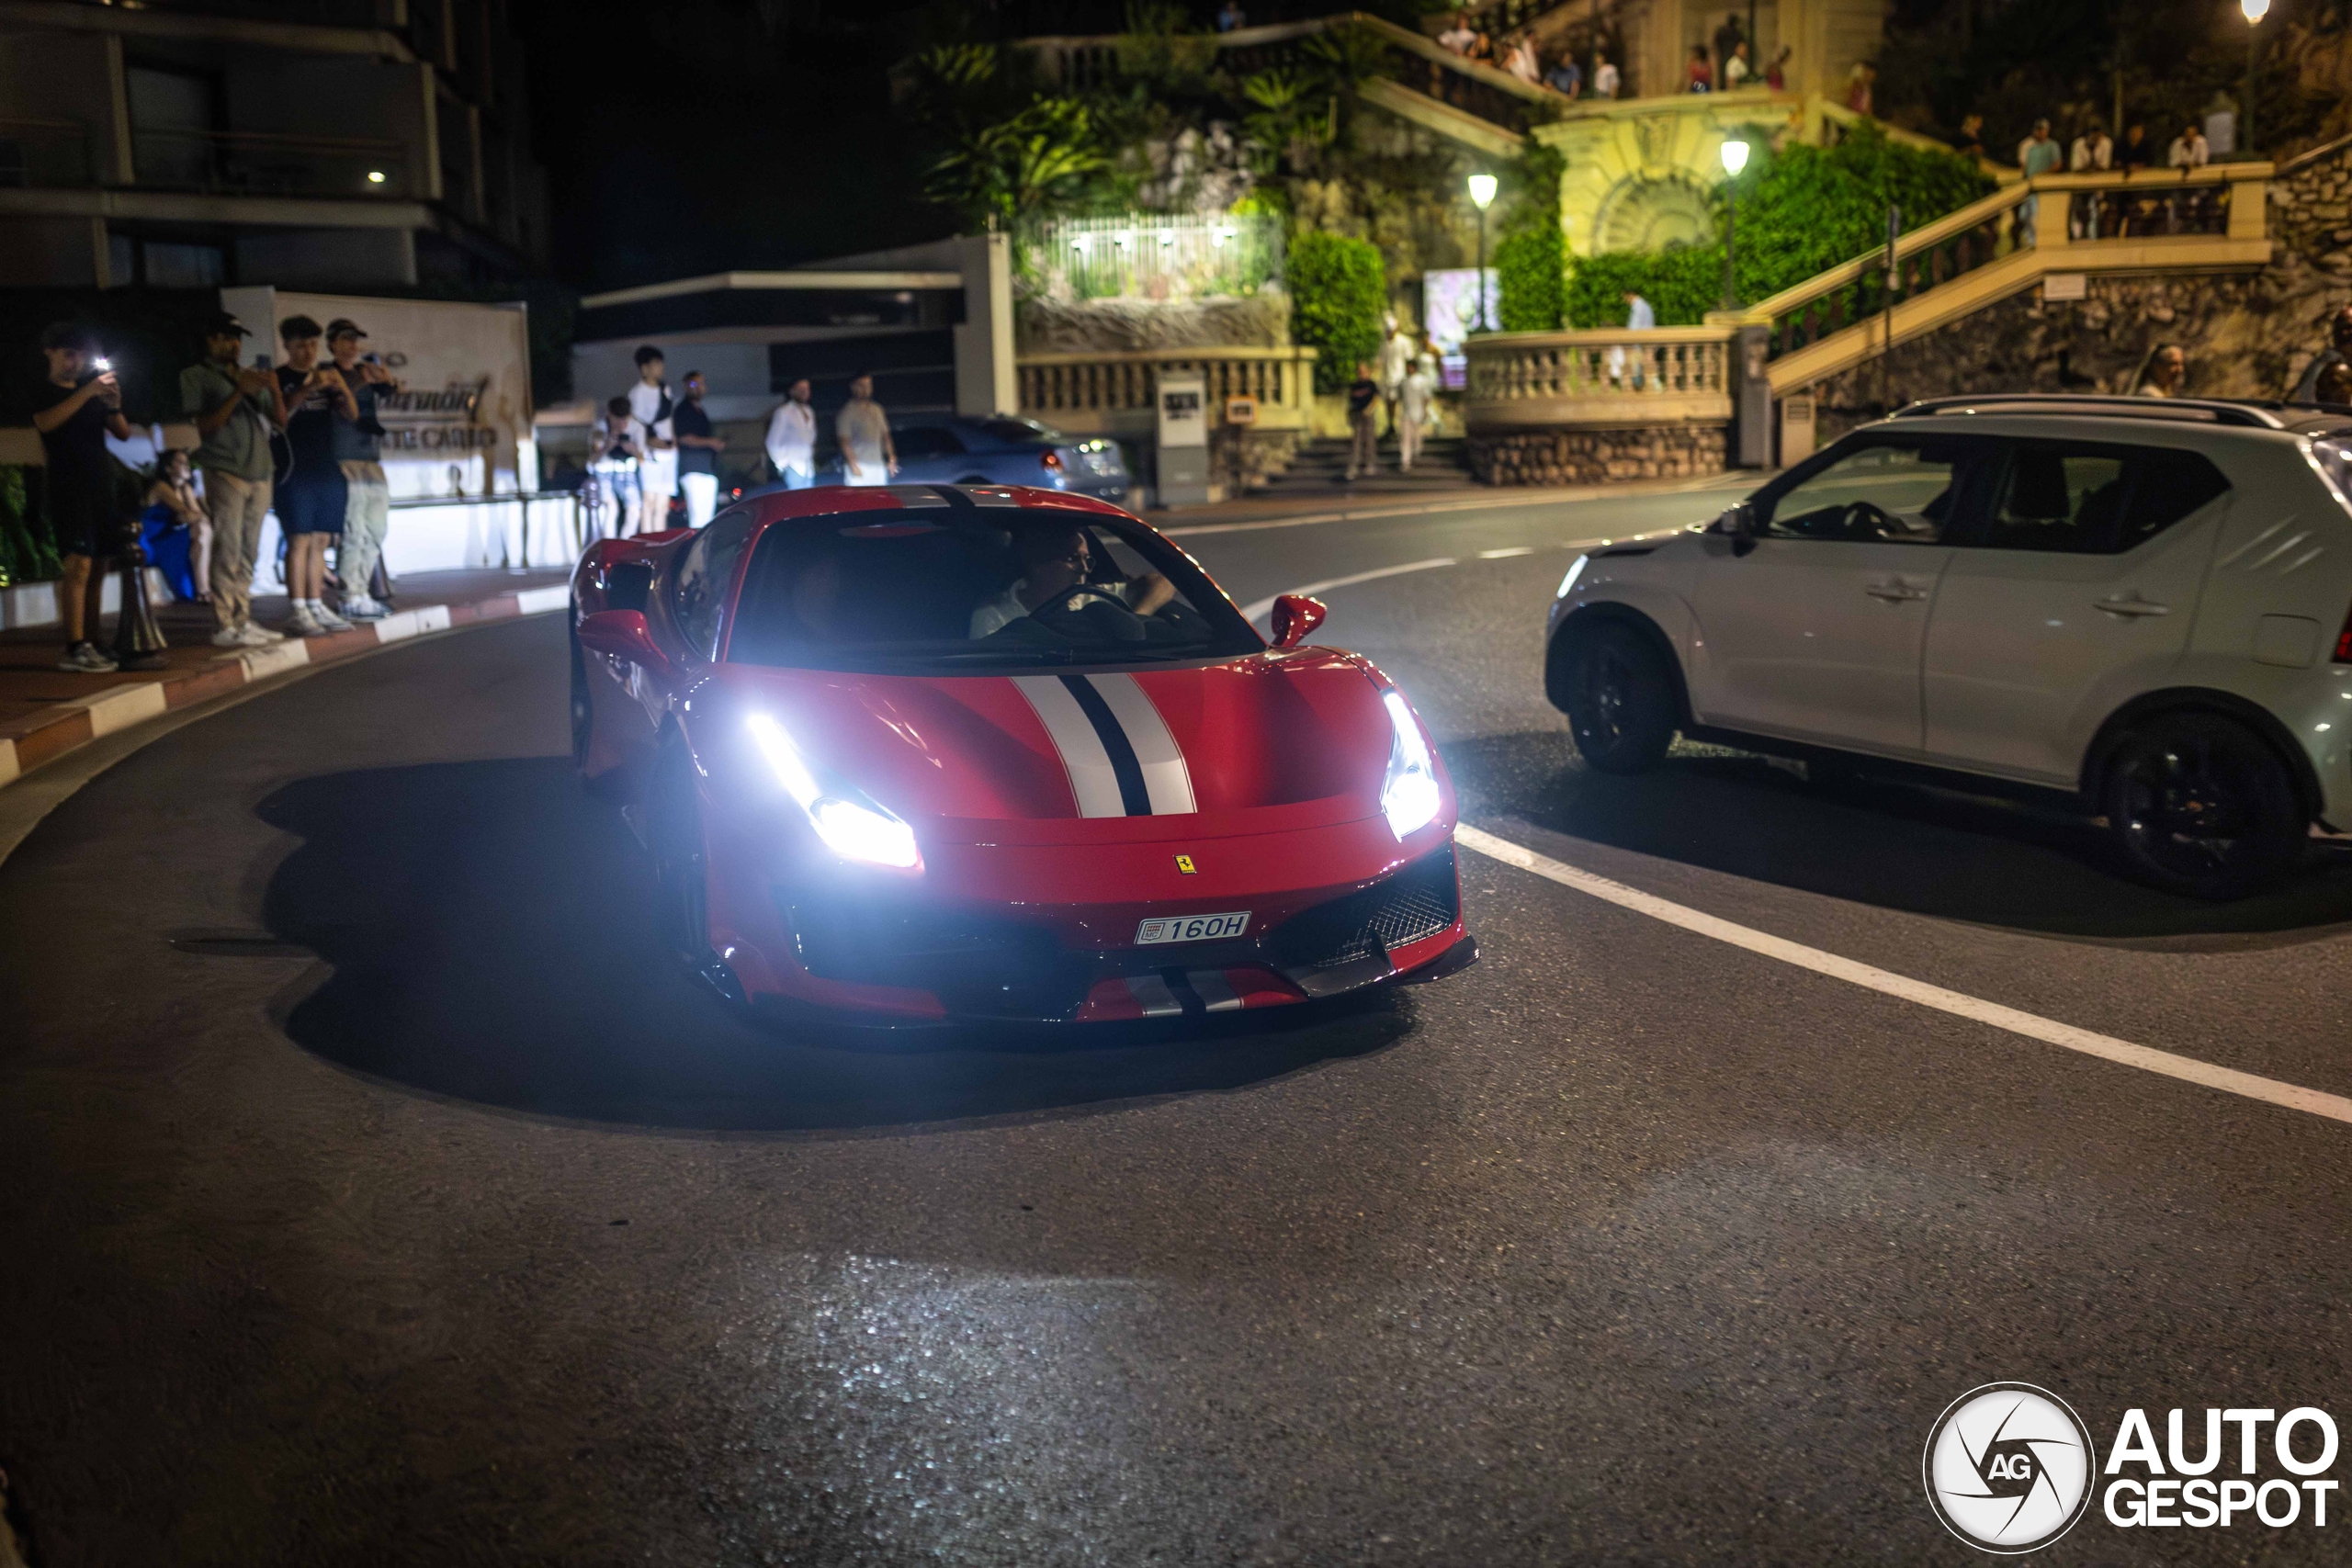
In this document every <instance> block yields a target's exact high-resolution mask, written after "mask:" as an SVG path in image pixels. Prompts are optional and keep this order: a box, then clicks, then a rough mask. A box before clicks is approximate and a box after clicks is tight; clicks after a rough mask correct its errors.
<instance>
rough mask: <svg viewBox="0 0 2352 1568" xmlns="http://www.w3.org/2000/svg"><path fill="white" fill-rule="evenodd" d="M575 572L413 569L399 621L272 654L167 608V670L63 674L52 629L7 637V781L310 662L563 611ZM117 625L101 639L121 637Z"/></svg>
mask: <svg viewBox="0 0 2352 1568" xmlns="http://www.w3.org/2000/svg"><path fill="white" fill-rule="evenodd" d="M570 575H571V574H570V571H569V570H568V569H559V570H548V571H536V572H528V573H525V572H509V571H496V570H483V571H435V572H415V573H412V574H410V575H409V576H406V577H403V578H401V581H400V588H399V598H398V603H399V604H400V607H401V608H400V613H399V614H398V615H390V616H388V617H386V618H385V619H383V620H380V621H377V622H374V623H372V624H369V625H363V626H357V627H355V628H354V629H353V630H351V631H347V632H337V633H335V634H334V635H333V636H331V637H288V638H287V639H286V640H285V641H284V642H281V643H273V644H271V645H270V646H268V647H266V648H258V649H219V648H215V647H213V646H212V643H211V640H210V639H211V637H212V628H213V623H212V612H211V610H210V608H209V606H207V605H202V604H178V603H173V604H163V605H159V606H157V608H156V612H155V618H156V620H157V622H158V623H159V624H160V625H161V626H163V628H164V637H167V638H169V639H170V641H171V644H172V647H171V649H170V650H169V651H168V652H167V653H166V654H165V655H164V658H165V659H166V660H168V665H167V667H166V668H164V669H162V670H151V671H116V672H115V673H113V674H111V675H69V674H67V673H66V672H65V671H62V670H60V669H58V668H57V660H58V659H59V657H60V656H61V655H62V653H63V652H64V650H65V649H64V643H63V641H62V638H61V637H59V636H58V634H57V631H56V628H54V627H46V626H45V627H38V628H28V629H25V630H21V631H11V632H5V633H0V785H5V784H9V783H11V782H13V781H14V780H16V779H17V777H19V776H20V775H22V774H23V773H28V772H29V771H30V770H32V769H34V768H37V767H39V766H40V765H41V764H42V763H43V762H47V761H53V760H54V759H56V758H58V757H61V756H63V755H64V754H65V753H66V752H68V751H71V750H74V749H75V748H76V747H80V746H85V745H87V744H88V743H89V742H91V741H92V740H95V739H97V738H98V737H99V736H102V735H111V734H113V733H114V732H115V731H116V730H118V729H124V728H129V727H130V726H131V725H134V724H137V723H139V722H140V721H141V720H142V719H149V718H153V717H155V716H157V715H159V714H163V713H167V712H169V711H170V710H171V709H173V708H178V707H186V706H187V705H189V704H191V703H200V702H204V701H206V700H207V699H209V698H212V697H218V696H221V695H224V694H227V693H230V692H233V691H235V690H236V689H237V688H238V687H240V686H243V685H245V684H247V683H248V682H254V681H258V680H261V679H263V678H264V677H266V676H269V675H275V674H277V673H278V672H280V671H287V670H293V669H297V668H299V667H300V666H302V665H305V664H325V663H330V662H332V661H334V660H341V659H349V658H353V657H355V656H356V655H358V654H361V653H365V652H368V650H370V649H377V648H380V647H382V646H383V645H384V644H386V643H390V642H398V641H400V640H401V638H403V637H416V636H418V635H420V634H422V633H424V632H435V631H446V630H447V629H448V628H450V627H451V626H469V625H472V624H474V623H476V622H481V621H492V620H502V619H504V618H507V617H509V616H514V615H538V614H542V613H544V612H546V611H548V610H560V609H561V608H562V607H563V605H564V604H565V602H566V600H567V597H568V595H569V592H570V590H569V587H568V586H567V584H568V581H569V579H570ZM287 614H288V606H287V603H286V600H285V599H284V598H283V597H275V598H256V599H255V600H254V619H255V620H257V621H259V622H260V623H261V624H262V625H264V626H277V625H282V624H283V623H284V621H285V619H286V616H287ZM111 626H112V622H111V620H109V622H108V629H107V632H106V634H105V635H104V636H102V637H100V638H99V639H98V640H99V642H100V644H101V646H104V644H105V641H106V637H111V636H112V635H113V634H112V630H111Z"/></svg>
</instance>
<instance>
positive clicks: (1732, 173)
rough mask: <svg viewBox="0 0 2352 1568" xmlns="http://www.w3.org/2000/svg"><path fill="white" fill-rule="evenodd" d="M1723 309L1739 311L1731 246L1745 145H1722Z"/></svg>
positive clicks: (1740, 143) (1735, 222)
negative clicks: (1723, 187)
mask: <svg viewBox="0 0 2352 1568" xmlns="http://www.w3.org/2000/svg"><path fill="white" fill-rule="evenodd" d="M1723 158H1724V184H1725V186H1727V187H1728V188H1727V189H1726V190H1725V192H1724V310H1738V309H1739V294H1738V291H1737V290H1736V288H1734V287H1733V283H1732V244H1733V242H1734V239H1735V237H1736V232H1737V229H1738V223H1739V172H1740V170H1742V169H1744V168H1746V167H1747V142H1745V141H1725V142H1724V152H1723Z"/></svg>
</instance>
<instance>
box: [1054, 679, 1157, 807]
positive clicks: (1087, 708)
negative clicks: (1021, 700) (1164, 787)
mask: <svg viewBox="0 0 2352 1568" xmlns="http://www.w3.org/2000/svg"><path fill="white" fill-rule="evenodd" d="M1062 684H1063V685H1064V686H1066V687H1068V688H1069V694H1070V695H1071V696H1073V697H1076V698H1077V699H1078V707H1079V711H1080V713H1083V714H1084V715H1086V722H1087V723H1089V724H1091V725H1092V726H1093V727H1094V734H1095V736H1096V738H1097V739H1100V740H1101V741H1102V742H1103V754H1104V755H1106V756H1108V757H1109V758H1110V759H1111V774H1112V776H1113V777H1114V778H1116V779H1117V780H1118V781H1119V804H1120V805H1121V806H1124V807H1126V808H1127V815H1128V816H1130V817H1148V816H1150V815H1151V792H1150V791H1149V790H1148V789H1146V788H1144V785H1143V764H1142V763H1141V762H1139V761H1136V749H1135V748H1134V747H1133V746H1132V745H1130V744H1128V741H1127V732H1126V731H1125V730H1124V729H1122V728H1119V720H1118V718H1117V716H1115V715H1114V714H1113V713H1112V712H1111V705H1110V704H1109V703H1106V702H1104V701H1103V694H1102V693H1100V692H1098V691H1096V690H1095V689H1094V683H1093V682H1091V681H1089V680H1088V679H1087V678H1086V677H1085V676H1083V675H1065V676H1063V677H1062Z"/></svg>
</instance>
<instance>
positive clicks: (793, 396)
mask: <svg viewBox="0 0 2352 1568" xmlns="http://www.w3.org/2000/svg"><path fill="white" fill-rule="evenodd" d="M767 448H768V461H769V462H771V463H774V464H775V471H776V477H777V478H778V479H782V480H784V488H785V489H786V490H807V489H808V488H809V486H810V485H813V484H815V483H816V482H817V411H816V410H815V409H813V408H810V407H809V383H808V381H807V380H806V379H805V378H804V379H802V380H798V381H795V382H794V383H793V384H792V390H791V391H790V392H789V393H787V394H786V397H785V400H784V406H783V407H782V408H779V409H777V410H776V411H775V413H774V414H773V415H772V416H770V418H769V420H768V439H767Z"/></svg>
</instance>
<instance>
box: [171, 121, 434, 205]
mask: <svg viewBox="0 0 2352 1568" xmlns="http://www.w3.org/2000/svg"><path fill="white" fill-rule="evenodd" d="M130 146H131V162H132V165H133V167H134V168H135V169H136V171H137V177H136V179H135V181H134V182H133V183H134V184H135V185H137V186H138V187H139V188H141V189H142V190H180V191H198V192H202V193H204V194H206V195H210V196H303V197H407V198H409V199H412V200H413V199H414V198H416V197H420V196H422V195H424V192H423V191H422V190H420V189H418V188H416V187H415V186H413V185H412V184H411V173H410V170H409V166H408V153H407V150H406V149H405V148H403V147H402V146H401V143H399V142H398V141H383V140H378V139H374V138H364V137H332V136H292V135H285V134H281V133H277V132H273V131H254V130H133V131H132V132H131V136H130Z"/></svg>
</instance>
